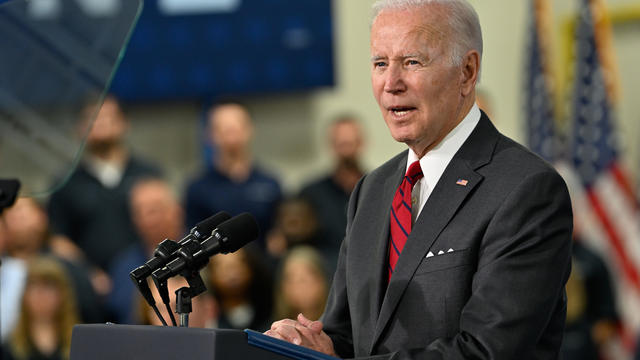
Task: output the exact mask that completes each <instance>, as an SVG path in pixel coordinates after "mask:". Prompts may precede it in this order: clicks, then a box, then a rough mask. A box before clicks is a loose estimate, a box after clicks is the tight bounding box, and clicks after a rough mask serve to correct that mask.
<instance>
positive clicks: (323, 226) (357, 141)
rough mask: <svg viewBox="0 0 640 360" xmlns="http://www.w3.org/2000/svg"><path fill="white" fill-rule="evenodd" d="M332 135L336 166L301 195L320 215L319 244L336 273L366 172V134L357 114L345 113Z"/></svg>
mask: <svg viewBox="0 0 640 360" xmlns="http://www.w3.org/2000/svg"><path fill="white" fill-rule="evenodd" d="M328 138H329V139H328V140H329V144H330V146H331V155H332V157H333V162H334V168H333V170H332V172H331V173H330V174H327V175H326V176H324V177H322V178H320V179H318V180H316V181H314V182H312V183H310V184H308V185H306V186H305V187H303V188H302V190H301V191H300V196H301V197H303V198H305V199H307V200H308V201H309V203H311V206H312V207H313V209H314V210H315V212H316V214H317V217H318V223H319V224H320V236H319V238H320V240H321V241H320V243H319V244H318V246H319V248H320V249H321V251H322V253H323V255H324V256H325V257H326V259H327V265H328V266H329V273H330V274H332V275H333V273H334V272H335V268H336V264H337V263H338V253H339V252H340V244H342V239H343V238H344V229H345V228H346V227H347V204H348V202H349V196H350V195H351V191H352V190H353V188H354V187H355V186H356V183H357V182H358V180H360V178H361V177H362V175H364V171H363V170H362V164H361V161H360V157H361V155H362V150H363V147H364V136H363V132H362V128H361V126H360V123H359V121H358V120H357V119H356V117H354V116H352V115H342V116H340V117H338V118H337V119H336V120H334V121H333V123H332V124H331V126H330V127H329V131H328Z"/></svg>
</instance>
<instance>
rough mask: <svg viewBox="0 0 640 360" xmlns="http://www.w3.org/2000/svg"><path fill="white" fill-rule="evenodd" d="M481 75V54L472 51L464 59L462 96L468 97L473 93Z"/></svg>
mask: <svg viewBox="0 0 640 360" xmlns="http://www.w3.org/2000/svg"><path fill="white" fill-rule="evenodd" d="M479 74H480V54H479V53H478V52H477V51H476V50H470V51H469V52H467V54H466V55H465V56H464V57H463V58H462V74H461V75H462V83H461V87H460V91H461V95H462V96H468V95H469V94H471V93H472V92H473V90H474V89H475V87H476V83H477V82H478V76H479Z"/></svg>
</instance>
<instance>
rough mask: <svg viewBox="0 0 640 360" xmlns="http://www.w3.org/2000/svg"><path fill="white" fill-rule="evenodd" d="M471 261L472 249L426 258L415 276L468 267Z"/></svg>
mask: <svg viewBox="0 0 640 360" xmlns="http://www.w3.org/2000/svg"><path fill="white" fill-rule="evenodd" d="M471 260H472V258H471V251H470V248H466V249H462V250H456V251H453V252H450V253H444V254H442V255H434V256H431V257H425V258H423V259H422V262H421V263H420V265H418V268H417V269H416V272H415V275H420V274H427V273H430V272H434V271H439V270H445V269H450V268H454V267H458V266H463V265H467V264H469V263H470V262H471Z"/></svg>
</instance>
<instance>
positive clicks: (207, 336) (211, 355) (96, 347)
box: [71, 324, 291, 360]
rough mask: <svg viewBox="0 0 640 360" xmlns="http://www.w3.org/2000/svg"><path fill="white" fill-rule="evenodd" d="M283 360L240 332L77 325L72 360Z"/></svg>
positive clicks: (136, 326)
mask: <svg viewBox="0 0 640 360" xmlns="http://www.w3.org/2000/svg"><path fill="white" fill-rule="evenodd" d="M86 359H94V360H102V359H104V360H107V359H108V360H118V359H123V360H124V359H126V360H130V359H131V360H160V359H163V360H164V359H171V360H173V359H175V360H187V359H188V360H227V359H255V360H283V359H291V358H289V357H285V356H282V355H279V354H276V353H274V352H271V351H268V350H264V349H262V348H259V347H256V346H253V345H249V344H248V343H247V334H246V333H245V332H243V331H240V330H221V329H195V328H180V327H160V326H144V325H112V324H106V325H102V324H100V325H97V324H96V325H76V326H74V328H73V334H72V337H71V360H86Z"/></svg>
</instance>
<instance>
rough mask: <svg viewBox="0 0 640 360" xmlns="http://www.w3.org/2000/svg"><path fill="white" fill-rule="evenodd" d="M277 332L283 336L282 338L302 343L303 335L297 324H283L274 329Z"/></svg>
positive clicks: (298, 343)
mask: <svg viewBox="0 0 640 360" xmlns="http://www.w3.org/2000/svg"><path fill="white" fill-rule="evenodd" d="M272 331H274V332H275V333H277V334H278V335H280V336H281V337H282V340H284V341H288V342H290V343H294V344H296V345H300V344H301V343H302V335H300V332H298V330H296V328H295V326H288V325H282V326H278V327H276V328H275V329H272Z"/></svg>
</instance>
